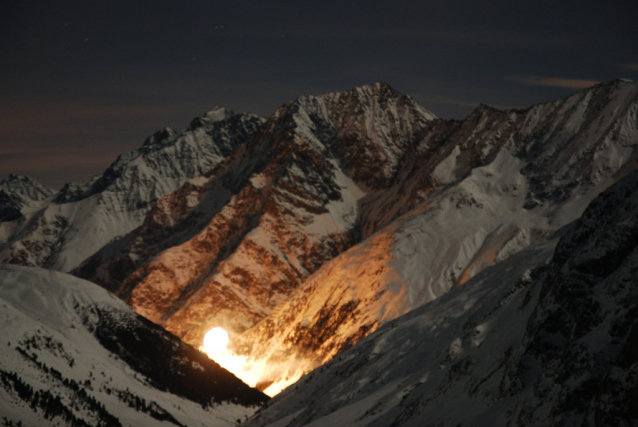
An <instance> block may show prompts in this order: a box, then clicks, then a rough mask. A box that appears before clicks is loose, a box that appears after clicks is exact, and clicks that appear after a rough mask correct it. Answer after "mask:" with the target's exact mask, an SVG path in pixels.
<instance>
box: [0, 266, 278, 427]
mask: <svg viewBox="0 0 638 427" xmlns="http://www.w3.org/2000/svg"><path fill="white" fill-rule="evenodd" d="M0 329H1V330H2V343H1V344H2V345H1V346H0V419H2V421H3V425H11V426H14V425H26V426H54V425H55V426H57V425H69V426H71V425H74V426H89V425H92V426H97V425H100V426H135V427H137V426H142V425H144V426H153V425H158V426H159V425H163V426H165V425H169V424H173V425H176V426H215V425H219V426H227V425H235V422H236V420H237V419H244V417H245V416H246V415H249V414H252V413H253V412H254V411H255V409H257V407H258V405H260V404H261V403H263V402H264V401H265V400H267V397H266V396H264V395H263V394H261V393H259V392H258V391H256V390H254V389H251V388H249V387H248V386H246V385H245V384H243V383H242V382H241V381H240V380H238V379H237V378H236V377H235V376H234V375H232V374H230V373H229V372H227V371H225V370H224V369H222V368H221V367H219V365H217V364H216V363H215V362H213V361H212V360H210V359H208V358H207V357H206V356H204V355H203V354H202V353H200V352H199V351H197V350H195V349H193V348H192V347H189V346H188V345H186V344H184V343H183V342H181V341H180V340H179V339H177V338H176V337H174V336H173V335H171V334H169V333H168V332H166V331H164V330H162V329H161V328H160V327H158V326H157V325H154V324H152V323H150V322H148V321H146V320H145V319H143V318H142V317H140V316H139V315H137V314H135V313H134V312H133V311H132V310H131V309H130V307H128V306H127V305H126V304H125V303H124V302H123V301H121V300H119V299H118V298H117V297H115V296H114V295H112V294H110V293H108V292H107V291H105V290H104V289H102V288H100V287H98V286H96V285H94V284H92V283H89V282H85V281H84V280H81V279H77V278H75V277H73V276H68V275H65V274H63V273H57V272H52V271H47V270H41V269H37V268H29V267H18V266H0ZM18 422H21V423H22V424H18ZM167 423H168V424H167Z"/></svg>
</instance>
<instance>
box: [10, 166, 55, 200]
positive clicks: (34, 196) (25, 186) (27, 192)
mask: <svg viewBox="0 0 638 427" xmlns="http://www.w3.org/2000/svg"><path fill="white" fill-rule="evenodd" d="M0 190H4V191H5V192H7V193H8V194H10V195H12V196H13V197H18V198H20V199H28V200H33V201H40V200H44V199H46V198H48V197H51V196H52V195H53V193H54V191H53V190H51V189H50V188H49V187H47V186H45V185H43V184H41V183H40V182H38V181H36V180H35V179H33V178H31V177H29V176H25V175H17V174H15V173H12V174H10V175H9V176H8V177H7V178H6V179H4V180H3V181H0Z"/></svg>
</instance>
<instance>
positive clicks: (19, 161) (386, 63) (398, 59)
mask: <svg viewBox="0 0 638 427" xmlns="http://www.w3.org/2000/svg"><path fill="white" fill-rule="evenodd" d="M637 22H638V1H636V0H628V1H624V0H623V1H614V0H611V1H606V2H605V1H600V0H598V1H590V0H585V1H583V0H579V1H557V0H553V1H543V0H537V1H533V2H527V1H525V2H520V1H519V2H516V1H513V0H508V1H491V2H477V1H450V0H448V1H424V0H421V1H389V0H386V1H345V0H342V1H331V0H323V1H312V2H311V1H307V0H296V1H265V0H264V1H258V0H229V1H223V2H220V1H212V0H211V1H185V0H184V1H163V0H153V1H136V0H130V1H126V2H123V1H100V2H93V1H86V0H83V1H77V2H75V1H65V2H59V1H46V2H31V1H10V2H3V6H2V12H1V13H0V40H1V43H2V44H1V45H0V46H1V47H2V51H1V52H0V76H1V79H0V180H1V179H4V178H5V177H6V176H7V175H8V174H9V173H11V172H16V173H19V174H26V175H30V176H32V177H34V178H37V179H39V180H41V181H42V182H43V183H44V184H46V185H48V186H50V187H52V188H54V189H59V188H60V187H61V186H62V185H63V184H64V183H65V182H67V181H75V182H86V181H87V180H88V179H89V178H90V177H91V176H93V175H95V174H98V173H101V172H103V171H104V169H105V168H106V167H107V166H108V165H109V164H110V163H111V162H113V161H114V160H115V158H116V157H117V155H118V154H120V153H122V152H124V151H128V150H131V149H134V148H137V147H139V146H141V144H142V143H143V141H144V139H145V138H146V136H148V135H150V134H152V133H153V132H154V131H156V130H158V129H160V128H162V127H164V126H170V127H173V128H175V129H183V128H185V127H186V126H187V125H188V123H189V122H190V120H191V119H193V118H194V117H196V116H199V115H202V114H203V113H204V112H206V111H208V110H210V109H212V108H213V107H214V106H217V105H219V106H225V107H229V108H232V109H234V110H235V111H237V112H243V111H246V112H254V113H258V114H261V115H264V116H268V115H270V114H271V113H272V112H273V111H274V110H275V109H276V108H277V107H278V106H280V105H281V104H282V103H284V102H286V101H290V100H293V99H295V98H296V97H298V96H301V95H311V94H322V93H326V92H334V91H342V90H347V89H350V88H352V87H354V86H359V85H363V84H371V83H374V82H376V81H385V82H388V83H389V84H390V85H392V86H393V87H394V88H395V89H397V90H399V91H401V92H403V93H407V94H409V95H411V96H412V97H414V98H415V99H416V100H417V102H419V103H420V104H421V105H423V106H424V107H426V108H428V109H429V110H431V111H432V112H433V113H434V114H436V115H438V116H440V117H443V118H459V119H461V118H464V117H466V116H467V115H468V114H469V113H470V112H471V110H472V109H473V108H474V107H475V106H476V105H477V104H478V103H480V102H482V103H486V104H490V105H493V106H495V107H499V108H510V107H527V106H530V105H532V104H534V103H538V102H543V101H550V100H553V99H557V98H561V97H564V96H567V95H569V94H570V93H573V92H574V91H577V90H579V89H581V88H584V87H587V86H590V85H592V84H595V83H596V82H599V81H604V80H611V79H614V78H617V77H625V78H630V79H633V80H638V24H637Z"/></svg>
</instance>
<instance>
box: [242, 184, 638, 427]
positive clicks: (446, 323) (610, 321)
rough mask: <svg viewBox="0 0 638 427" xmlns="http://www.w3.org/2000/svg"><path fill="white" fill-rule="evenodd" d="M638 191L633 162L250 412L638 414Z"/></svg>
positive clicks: (308, 420)
mask: <svg viewBox="0 0 638 427" xmlns="http://www.w3.org/2000/svg"><path fill="white" fill-rule="evenodd" d="M637 191H638V172H633V173H631V174H630V175H628V176H627V177H626V178H624V179H623V180H621V181H620V182H619V183H617V184H615V185H613V186H612V187H611V188H610V189H608V190H606V191H605V192H604V193H602V194H601V195H600V196H598V197H597V198H595V199H594V200H593V202H591V204H590V205H589V206H588V207H587V209H586V210H585V212H584V213H583V215H582V217H581V218H580V219H578V221H576V222H575V223H573V224H570V225H568V226H566V227H564V228H563V229H562V230H561V231H560V232H559V233H558V234H557V235H556V236H555V237H554V238H552V239H550V240H549V241H548V242H547V243H545V244H540V245H539V244H533V245H531V246H529V247H528V248H527V249H525V250H523V251H521V252H519V253H518V254H516V255H513V256H512V257H510V258H508V259H507V260H504V261H503V262H501V263H499V264H497V265H496V266H495V267H493V268H491V269H486V270H484V271H483V272H481V273H479V274H478V275H477V276H475V277H473V278H471V279H470V280H469V281H468V282H467V283H466V284H465V285H464V286H463V287H462V288H458V289H454V290H452V291H450V292H449V293H447V294H446V295H444V296H442V297H441V298H439V299H438V300H436V301H433V302H431V303H429V304H427V305H425V306H423V307H420V308H418V309H416V310H414V311H412V312H411V313H409V314H407V315H405V316H402V317H400V318H398V319H397V320H395V321H393V322H390V323H389V324H387V325H385V326H383V327H381V328H380V329H379V330H377V331H376V332H375V333H374V334H372V335H370V336H369V337H367V338H366V339H363V340H362V341H360V342H359V343H358V344H357V345H355V346H354V347H353V348H351V349H350V350H349V351H347V352H345V353H343V354H341V355H340V356H338V357H337V358H335V359H333V360H332V361H330V362H328V363H327V364H325V365H324V366H322V367H321V368H319V369H317V370H315V371H313V372H312V373H310V374H308V375H307V376H305V377H304V378H302V379H301V380H300V381H299V383H298V384H297V385H295V386H293V387H290V388H288V389H287V390H285V391H284V392H282V393H281V394H280V395H278V396H277V397H276V398H274V399H273V400H272V401H271V402H269V403H268V404H267V405H266V407H265V408H264V409H262V411H261V412H260V413H259V414H258V415H256V416H255V417H253V419H252V420H250V421H249V422H248V423H247V424H246V425H248V426H267V425H288V426H301V425H326V424H330V425H335V426H340V425H344V426H345V425H348V426H384V425H401V426H423V425H432V426H458V425H494V426H506V425H518V426H538V425H543V426H564V425H585V426H594V425H619V426H630V425H636V422H637V420H638V413H636V410H635V407H634V406H635V405H633V398H634V396H635V394H636V390H638V382H637V381H636V375H635V372H636V369H637V368H638V352H636V327H635V317H636V316H635V315H636V303H635V301H636V300H637V297H638V295H636V292H637V290H638V287H636V286H635V285H636V276H635V273H636V271H637V269H638V215H637V212H638V210H637V207H638V206H637V201H638V192H637ZM559 236H560V238H559ZM558 238H559V240H558ZM556 240H558V243H557V245H556ZM554 245H556V249H555V250H553V247H554ZM552 252H553V255H552ZM548 257H549V261H548V262H547V263H545V261H546V260H548ZM530 268H531V269H530ZM459 408H463V410H459Z"/></svg>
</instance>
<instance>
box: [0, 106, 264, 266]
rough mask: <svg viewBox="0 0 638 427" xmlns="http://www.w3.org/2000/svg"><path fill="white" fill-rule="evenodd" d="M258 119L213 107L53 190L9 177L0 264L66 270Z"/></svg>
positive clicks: (1, 201)
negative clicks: (88, 176) (98, 172)
mask: <svg viewBox="0 0 638 427" xmlns="http://www.w3.org/2000/svg"><path fill="white" fill-rule="evenodd" d="M262 122H263V119H262V118H260V117H258V116H255V115H252V114H234V113H233V112H232V111H230V110H227V109H224V108H217V109H214V110H212V111H210V112H208V113H207V114H206V115H204V116H203V117H200V118H197V119H195V120H193V121H192V122H191V124H190V126H189V127H188V128H187V129H186V130H184V131H182V132H176V131H174V130H172V129H170V128H166V129H163V130H162V131H159V132H157V133H155V134H154V135H152V136H150V137H149V138H148V139H147V140H146V142H145V143H144V145H143V146H142V147H141V148H139V149H137V150H134V151H131V152H128V153H125V154H122V155H121V156H120V157H119V158H118V159H117V160H116V161H115V162H114V163H113V164H112V165H111V166H110V167H109V168H108V169H107V170H106V171H105V172H104V174H103V175H102V176H96V177H95V178H94V179H93V180H91V181H90V182H88V183H87V184H84V185H79V184H74V183H69V184H67V185H65V186H64V188H62V190H60V191H59V192H58V193H55V194H54V192H53V191H51V190H50V189H48V188H45V187H43V186H42V185H41V184H38V183H36V182H35V181H33V180H31V179H30V178H27V177H15V176H10V177H9V178H8V179H7V180H5V181H3V182H1V183H0V262H3V263H10V264H19V265H27V266H39V267H44V268H48V269H53V270H60V271H69V270H72V269H73V268H75V267H77V266H78V265H80V263H81V262H82V261H84V260H85V259H86V258H88V257H89V256H91V255H93V254H94V253H95V252H97V251H98V250H99V249H101V248H103V247H105V245H107V246H108V245H109V244H112V245H113V244H116V243H113V241H114V240H116V239H121V238H122V237H124V236H125V235H126V234H128V233H130V232H131V231H132V230H134V229H135V228H137V227H139V226H140V225H141V224H142V222H143V220H144V217H145V215H146V213H147V212H148V210H149V209H150V208H151V207H152V206H153V205H154V204H155V203H156V202H157V200H159V199H160V198H161V197H162V196H164V195H165V194H167V193H169V192H171V191H173V190H175V189H177V188H178V187H179V186H181V185H182V184H183V183H184V182H185V181H186V180H187V179H189V178H193V177H196V176H199V175H201V174H203V173H204V172H207V171H209V170H210V169H212V168H213V167H214V166H215V165H217V164H218V163H219V162H220V161H221V160H223V159H224V158H225V157H226V156H228V155H229V154H230V153H232V152H233V151H234V150H235V149H236V147H237V146H239V145H240V144H241V143H243V142H244V141H245V140H246V138H247V137H248V136H249V135H251V134H252V133H253V132H254V131H255V129H257V128H258V127H259V126H260V125H261V123H262ZM87 236H90V238H87ZM108 247H109V248H111V246H108ZM110 250H115V249H110Z"/></svg>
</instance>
